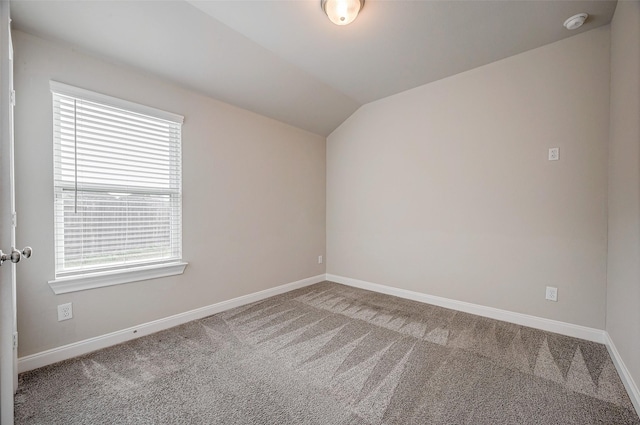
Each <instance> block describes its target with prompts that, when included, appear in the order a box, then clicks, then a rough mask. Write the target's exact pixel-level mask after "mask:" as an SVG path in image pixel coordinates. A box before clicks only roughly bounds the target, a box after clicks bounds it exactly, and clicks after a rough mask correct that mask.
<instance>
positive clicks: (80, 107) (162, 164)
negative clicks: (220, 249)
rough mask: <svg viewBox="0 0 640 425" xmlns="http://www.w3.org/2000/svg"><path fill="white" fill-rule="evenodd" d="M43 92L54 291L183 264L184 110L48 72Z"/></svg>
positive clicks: (176, 269)
mask: <svg viewBox="0 0 640 425" xmlns="http://www.w3.org/2000/svg"><path fill="white" fill-rule="evenodd" d="M51 92H52V95H53V145H54V155H53V156H54V195H55V213H54V216H55V257H56V258H55V280H54V281H52V282H49V283H50V284H51V287H52V288H53V290H54V292H56V293H64V292H71V291H76V290H81V289H88V288H93V287H99V286H106V285H112V284H117V283H125V282H130V281H134V280H142V279H148V278H151V277H159V276H167V275H171V274H178V273H182V271H183V270H184V267H185V265H186V264H185V263H183V262H182V183H181V180H182V170H181V129H182V121H183V118H182V117H181V116H179V115H174V114H171V113H168V112H164V111H160V110H156V109H153V108H149V107H146V106H142V105H137V104H134V103H130V102H126V101H123V100H120V99H115V98H112V97H108V96H104V95H101V94H98V93H93V92H90V91H87V90H83V89H79V88H76V87H71V86H67V85H64V84H60V83H56V82H53V81H52V82H51Z"/></svg>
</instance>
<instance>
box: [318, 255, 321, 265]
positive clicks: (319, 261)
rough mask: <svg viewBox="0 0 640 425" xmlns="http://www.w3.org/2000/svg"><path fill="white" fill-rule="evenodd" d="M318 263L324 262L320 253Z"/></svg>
mask: <svg viewBox="0 0 640 425" xmlns="http://www.w3.org/2000/svg"><path fill="white" fill-rule="evenodd" d="M318 264H322V255H318Z"/></svg>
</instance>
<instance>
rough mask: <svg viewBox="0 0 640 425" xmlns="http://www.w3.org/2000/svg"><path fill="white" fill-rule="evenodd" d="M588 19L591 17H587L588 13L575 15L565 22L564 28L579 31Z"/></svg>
mask: <svg viewBox="0 0 640 425" xmlns="http://www.w3.org/2000/svg"><path fill="white" fill-rule="evenodd" d="M588 17H589V15H587V14H586V13H578V14H577V15H573V16H572V17H570V18H569V19H567V20H566V21H564V26H565V28H566V29H568V30H575V29H578V28H580V27H581V26H582V24H584V21H586V20H587V18H588Z"/></svg>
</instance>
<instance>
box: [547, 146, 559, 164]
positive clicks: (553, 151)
mask: <svg viewBox="0 0 640 425" xmlns="http://www.w3.org/2000/svg"><path fill="white" fill-rule="evenodd" d="M559 159H560V148H549V161H557V160H559Z"/></svg>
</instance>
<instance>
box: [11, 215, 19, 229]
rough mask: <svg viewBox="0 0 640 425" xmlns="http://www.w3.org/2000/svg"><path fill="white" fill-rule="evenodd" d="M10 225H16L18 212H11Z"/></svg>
mask: <svg viewBox="0 0 640 425" xmlns="http://www.w3.org/2000/svg"><path fill="white" fill-rule="evenodd" d="M11 225H12V226H13V227H18V214H17V213H12V214H11Z"/></svg>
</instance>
